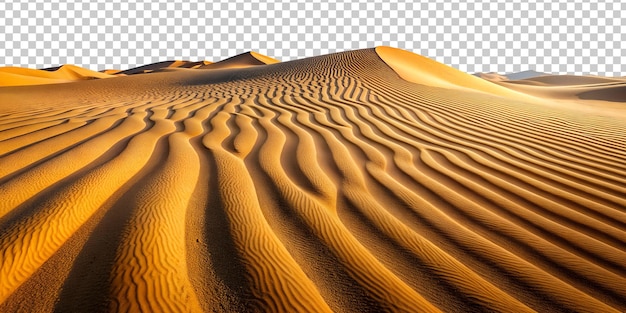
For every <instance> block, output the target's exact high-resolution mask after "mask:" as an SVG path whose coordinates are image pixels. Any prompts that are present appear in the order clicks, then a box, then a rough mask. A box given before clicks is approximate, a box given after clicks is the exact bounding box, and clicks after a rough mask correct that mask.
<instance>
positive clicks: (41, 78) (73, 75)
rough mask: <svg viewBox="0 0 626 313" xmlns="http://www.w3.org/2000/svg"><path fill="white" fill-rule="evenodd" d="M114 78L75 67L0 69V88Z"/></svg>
mask: <svg viewBox="0 0 626 313" xmlns="http://www.w3.org/2000/svg"><path fill="white" fill-rule="evenodd" d="M111 77H115V76H113V75H110V74H107V73H101V72H96V71H92V70H89V69H86V68H82V67H78V66H75V65H69V64H68V65H63V66H60V67H58V68H50V69H43V70H36V69H30V68H20V67H2V68H0V86H25V85H44V84H58V83H67V82H72V81H78V80H88V79H101V78H111Z"/></svg>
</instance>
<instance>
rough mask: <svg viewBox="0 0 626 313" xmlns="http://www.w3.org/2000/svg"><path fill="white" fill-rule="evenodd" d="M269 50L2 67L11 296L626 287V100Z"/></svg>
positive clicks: (315, 295)
mask: <svg viewBox="0 0 626 313" xmlns="http://www.w3.org/2000/svg"><path fill="white" fill-rule="evenodd" d="M272 62H273V61H272V60H269V59H265V58H264V57H262V56H260V55H258V54H256V53H247V54H243V55H239V56H235V57H234V58H231V59H227V60H224V61H221V62H216V63H212V64H209V63H205V62H204V61H199V62H190V61H179V62H175V61H168V62H162V63H157V64H156V65H148V66H147V67H144V68H137V70H136V73H135V74H138V75H135V74H133V73H130V72H127V73H130V74H128V75H120V76H116V78H111V79H96V80H88V81H79V82H75V83H71V84H56V85H39V86H37V85H34V86H19V87H1V88H0V199H2V201H0V312H14V311H28V312H51V311H59V312H77V311H81V312H82V311H87V312H89V311H94V312H101V311H107V310H108V311H188V312H416V311H417V312H574V311H575V312H620V311H624V310H626V278H625V277H626V265H625V264H624V260H626V210H624V208H625V207H626V187H625V186H626V165H625V163H624V160H626V123H624V116H626V115H618V114H614V111H610V110H608V109H607V108H605V107H601V106H600V107H595V109H594V110H593V111H589V112H585V113H584V114H581V111H580V110H578V109H577V108H576V107H575V105H580V106H586V105H588V104H585V101H587V100H576V101H574V100H575V99H574V100H571V101H570V102H567V104H568V105H563V106H555V105H553V102H554V99H552V98H542V97H534V98H531V99H532V100H529V101H526V100H525V99H526V98H524V97H520V96H518V93H517V92H514V91H509V90H508V89H506V88H505V87H503V86H498V85H496V84H494V83H492V82H487V81H484V80H482V79H480V78H478V77H474V76H471V75H468V74H464V73H460V72H458V71H456V70H454V69H452V68H447V67H446V66H444V65H442V64H439V63H437V62H435V61H432V60H429V59H426V58H424V57H421V56H417V55H414V54H411V53H409V52H406V51H402V50H398V49H393V48H388V47H380V48H376V49H365V50H356V51H348V52H341V53H334V54H329V55H324V56H317V57H311V58H306V59H301V60H295V61H289V62H273V63H272ZM220 63H221V64H220ZM270 63H271V64H270ZM212 65H216V67H218V69H216V70H202V67H203V66H212ZM219 67H222V68H219ZM167 68H169V69H170V70H164V69H167ZM172 69H178V70H172ZM59 70H61V69H58V70H57V71H59ZM11 71H12V70H11ZM144 71H152V72H151V73H150V74H145V75H143V74H139V73H143V72H144ZM18 72H20V73H21V71H18ZM26 72H27V71H26ZM0 73H5V74H7V75H9V74H10V75H21V74H19V73H18V74H15V73H13V72H0ZM24 73H25V72H24ZM59 73H64V74H63V75H61V74H59ZM59 73H57V74H55V73H54V72H51V74H45V73H44V74H42V73H39V72H37V75H43V76H42V77H37V78H40V79H54V78H51V77H52V76H54V75H58V76H55V77H59V78H58V79H61V78H64V79H74V78H76V77H80V76H83V77H84V76H85V75H87V74H89V73H88V72H84V71H82V70H80V69H75V68H72V67H68V68H67V69H66V70H63V71H62V72H59ZM45 75H51V76H45ZM22 76H24V75H22ZM30 76H31V77H35V76H33V75H30ZM468 77H469V78H468ZM594 88H600V87H597V86H596V87H594ZM503 90H504V91H503ZM598 90H600V89H598ZM597 92H599V93H602V90H600V91H597ZM603 95H605V96H607V95H610V93H608V94H603ZM591 96H594V97H598V96H599V95H598V94H595V95H591ZM581 97H582V96H581ZM616 103H619V104H624V102H616Z"/></svg>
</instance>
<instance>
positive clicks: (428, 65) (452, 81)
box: [376, 46, 532, 101]
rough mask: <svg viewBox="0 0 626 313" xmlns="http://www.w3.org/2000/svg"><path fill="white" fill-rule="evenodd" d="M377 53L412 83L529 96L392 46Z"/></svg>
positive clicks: (500, 94)
mask: <svg viewBox="0 0 626 313" xmlns="http://www.w3.org/2000/svg"><path fill="white" fill-rule="evenodd" d="M376 53H378V55H379V56H380V58H381V59H383V61H384V62H385V63H387V65H389V66H390V67H391V68H392V69H393V70H394V71H395V72H396V73H398V75H400V77H402V78H403V79H405V80H407V81H410V82H412V83H416V84H421V85H426V86H431V87H440V88H447V89H454V90H458V89H460V90H464V91H468V90H471V91H476V92H483V93H488V94H493V95H498V96H505V97H521V98H523V99H525V100H527V101H530V100H532V97H530V96H528V95H526V94H521V93H518V92H516V91H513V90H510V89H507V88H503V87H501V86H498V85H496V84H492V83H490V82H488V81H485V80H483V79H480V78H478V77H476V76H473V75H470V74H467V73H464V72H461V71H459V70H457V69H455V68H452V67H450V66H447V65H444V64H441V63H439V62H437V61H435V60H432V59H429V58H427V57H424V56H421V55H419V54H415V53H412V52H409V51H406V50H402V49H398V48H392V47H385V46H381V47H376Z"/></svg>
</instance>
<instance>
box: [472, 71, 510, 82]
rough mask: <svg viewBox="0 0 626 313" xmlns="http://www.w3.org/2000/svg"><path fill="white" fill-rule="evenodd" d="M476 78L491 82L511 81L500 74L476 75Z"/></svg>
mask: <svg viewBox="0 0 626 313" xmlns="http://www.w3.org/2000/svg"><path fill="white" fill-rule="evenodd" d="M474 76H476V77H480V78H482V79H486V80H490V81H503V80H509V79H508V78H507V77H506V76H504V75H501V74H498V73H493V72H492V73H476V74H474Z"/></svg>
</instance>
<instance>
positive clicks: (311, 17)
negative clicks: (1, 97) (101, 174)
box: [0, 0, 626, 76]
mask: <svg viewBox="0 0 626 313" xmlns="http://www.w3.org/2000/svg"><path fill="white" fill-rule="evenodd" d="M251 2H252V1H249V0H228V1H222V0H218V1H210V0H209V1H204V0H203V1H201V2H200V1H189V0H166V1H162V0H160V1H153V2H142V1H138V2H127V1H124V0H95V1H93V0H92V1H89V0H85V1H62V2H60V1H58V0H52V1H51V0H27V1H24V0H19V1H14V0H8V1H2V2H0V66H5V65H14V66H28V67H36V68H42V67H49V66H56V65H59V64H65V63H70V64H76V65H79V66H84V67H88V68H91V69H94V70H101V69H104V68H121V69H125V68H129V67H134V66H137V65H143V64H147V63H153V62H157V61H164V60H171V59H186V60H194V61H195V60H210V61H218V60H221V59H224V58H227V57H229V56H233V55H236V54H239V53H242V52H246V51H250V50H254V51H258V52H260V53H262V54H266V55H269V56H272V57H275V58H277V59H279V60H282V61H287V60H292V59H297V58H303V57H308V56H315V55H320V54H326V53H331V52H338V51H345V50H353V49H360V48H368V47H374V46H378V45H389V46H394V47H399V48H403V49H406V50H410V51H413V52H415V53H419V54H422V55H425V56H428V57H431V58H433V59H435V60H437V61H439V62H442V63H445V64H448V65H451V66H454V67H456V68H458V69H460V70H462V71H465V72H470V73H473V72H499V73H510V72H519V71H524V70H528V69H534V70H537V71H542V72H549V73H560V74H564V73H569V74H597V75H606V76H622V75H626V62H624V60H626V54H625V53H624V52H625V51H626V44H625V43H624V42H626V31H625V30H626V14H624V12H626V1H624V0H609V1H603V0H598V1H588V0H574V1H572V0H560V1H532V0H530V1H525V0H522V1H520V0H505V1H501V0H498V1H474V2H472V1H446V0H436V1H433V0H431V1H424V2H423V3H417V2H413V1H398V2H396V1H386V2H385V3H373V2H368V1H349V2H345V3H336V4H335V3H325V2H326V1H322V0H296V1H275V2H264V3H251ZM592 2H594V3H592Z"/></svg>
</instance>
